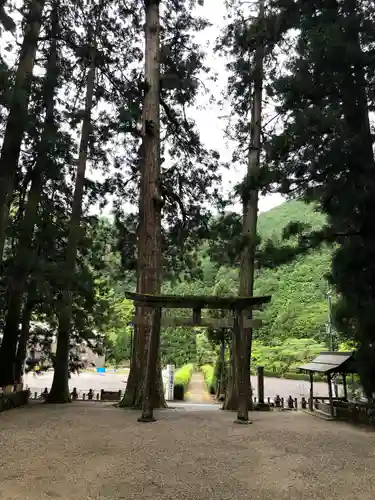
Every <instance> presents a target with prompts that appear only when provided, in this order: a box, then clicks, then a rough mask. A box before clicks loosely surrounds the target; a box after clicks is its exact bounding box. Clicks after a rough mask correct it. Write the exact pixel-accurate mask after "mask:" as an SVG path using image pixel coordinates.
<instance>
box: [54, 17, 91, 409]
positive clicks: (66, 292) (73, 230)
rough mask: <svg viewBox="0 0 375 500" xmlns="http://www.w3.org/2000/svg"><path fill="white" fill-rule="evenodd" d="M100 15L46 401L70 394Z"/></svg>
mask: <svg viewBox="0 0 375 500" xmlns="http://www.w3.org/2000/svg"><path fill="white" fill-rule="evenodd" d="M99 26H100V23H99V18H98V19H97V25H96V33H95V34H94V33H93V29H92V27H91V28H89V34H88V41H89V44H90V46H91V58H90V67H89V70H88V74H87V84H86V101H85V113H84V117H83V122H82V132H81V141H80V146H79V158H78V165H77V175H76V181H75V187H74V195H73V203H72V215H71V218H70V225H69V234H68V242H67V247H66V255H65V262H64V263H63V269H62V272H63V275H64V289H63V291H62V294H61V300H60V304H59V312H58V320H59V329H58V337H57V348H56V363H55V371H54V375H53V382H52V387H51V391H50V393H49V395H48V398H47V403H67V402H69V401H70V395H69V342H70V331H71V326H72V325H71V322H72V295H71V288H72V282H73V277H74V271H75V265H76V258H77V249H78V243H79V238H80V224H81V215H82V199H83V190H84V186H85V175H86V165H87V157H88V147H89V141H90V135H91V112H92V105H93V95H94V85H95V56H96V36H97V35H96V34H97V32H98V31H99Z"/></svg>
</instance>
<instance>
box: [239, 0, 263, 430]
mask: <svg viewBox="0 0 375 500" xmlns="http://www.w3.org/2000/svg"><path fill="white" fill-rule="evenodd" d="M258 19H259V21H260V22H262V20H263V19H264V0H259V13H258ZM263 59H264V47H263V44H262V43H259V45H258V46H257V48H256V50H255V55H254V83H253V85H254V93H253V102H252V113H251V137H250V147H249V157H248V165H247V182H246V185H251V186H252V185H253V184H254V183H256V182H257V177H258V174H259V171H260V149H261V118H262V93H263ZM242 204H243V235H244V237H245V238H246V243H247V244H246V245H245V247H244V250H243V252H242V256H241V266H240V286H239V295H245V296H246V295H247V296H250V297H251V296H252V295H253V294H254V271H255V269H254V264H255V251H256V243H257V222H258V189H257V188H256V187H252V188H251V189H249V191H248V192H244V193H243V198H242ZM240 330H241V333H240V342H239V346H240V349H239V350H238V356H239V357H240V359H238V360H237V362H239V363H240V364H241V368H244V366H243V367H242V365H245V364H247V370H245V369H239V368H240V367H239V366H238V365H237V373H238V374H239V377H240V380H238V386H242V387H246V388H249V394H248V407H249V408H248V409H252V405H253V401H252V391H251V384H250V361H251V349H252V339H253V329H252V328H244V327H243V326H242V322H241V327H240ZM245 346H247V349H246V347H245ZM244 350H246V351H247V352H244ZM245 373H246V377H248V378H249V380H246V381H245V380H241V379H242V377H243V376H245V375H244V374H245ZM248 409H247V408H242V411H241V413H243V415H242V417H241V420H244V419H245V417H246V414H247V410H248Z"/></svg>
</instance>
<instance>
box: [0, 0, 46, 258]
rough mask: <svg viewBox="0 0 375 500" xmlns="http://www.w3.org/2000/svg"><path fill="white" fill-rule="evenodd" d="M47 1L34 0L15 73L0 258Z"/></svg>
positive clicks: (0, 208)
mask: <svg viewBox="0 0 375 500" xmlns="http://www.w3.org/2000/svg"><path fill="white" fill-rule="evenodd" d="M44 4H45V0H33V1H32V2H31V5H30V11H29V14H28V17H27V20H26V27H25V34H24V39H23V42H22V46H21V52H20V57H19V62H18V68H17V72H16V78H15V83H14V89H13V96H12V101H11V104H10V110H9V115H8V119H7V124H6V128H5V132H4V140H3V145H2V149H1V155H0V260H1V259H2V256H3V251H4V244H5V231H6V227H7V224H8V212H9V199H10V196H11V195H12V191H13V188H14V181H15V176H16V171H17V168H18V161H19V156H20V152H21V144H22V138H23V134H24V131H25V127H26V124H27V109H28V105H29V99H30V91H31V80H32V72H33V68H34V62H35V55H36V50H37V45H38V38H39V33H40V28H41V22H42V13H43V8H44Z"/></svg>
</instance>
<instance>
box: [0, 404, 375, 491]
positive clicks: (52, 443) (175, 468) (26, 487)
mask: <svg viewBox="0 0 375 500" xmlns="http://www.w3.org/2000/svg"><path fill="white" fill-rule="evenodd" d="M207 406H209V407H210V408H212V410H211V411H192V410H189V409H188V407H185V408H184V407H183V406H179V407H178V409H175V410H161V411H159V412H157V418H158V421H157V422H156V423H153V424H139V423H137V421H136V418H137V416H138V412H136V411H134V410H133V411H132V410H120V409H117V408H114V407H113V406H111V405H107V404H104V403H103V404H100V403H91V404H90V403H88V402H85V403H83V402H82V403H72V404H71V405H65V406H47V405H42V404H32V405H30V406H29V407H27V408H24V409H19V410H12V411H8V412H4V413H2V414H1V415H0V418H1V429H0V439H1V444H2V454H1V459H0V461H1V463H0V498H1V499H5V500H13V499H14V500H16V499H17V500H18V499H19V500H47V499H59V498H61V499H64V500H94V499H95V500H99V499H101V500H109V499H111V500H113V499H126V500H211V499H212V500H240V499H241V500H251V499H254V500H258V499H260V500H275V499H277V500H297V499H303V500H314V499H315V500H316V499H326V500H336V499H337V500H353V499H355V498H360V499H361V500H370V499H371V500H373V498H374V494H373V485H374V481H375V467H374V464H375V434H373V433H371V432H365V431H363V430H360V429H356V428H352V427H350V426H347V425H345V424H339V423H333V422H326V421H323V420H320V419H318V418H314V417H311V416H308V415H306V414H304V413H302V412H299V413H294V412H270V413H256V414H255V415H254V423H253V425H249V426H239V425H236V424H234V423H233V420H234V414H233V413H230V412H223V411H220V410H215V406H210V405H207Z"/></svg>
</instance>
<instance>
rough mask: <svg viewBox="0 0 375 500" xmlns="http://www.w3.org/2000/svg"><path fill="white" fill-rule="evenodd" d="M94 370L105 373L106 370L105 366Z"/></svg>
mask: <svg viewBox="0 0 375 500" xmlns="http://www.w3.org/2000/svg"><path fill="white" fill-rule="evenodd" d="M96 372H97V373H105V372H106V368H97V369H96Z"/></svg>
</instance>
